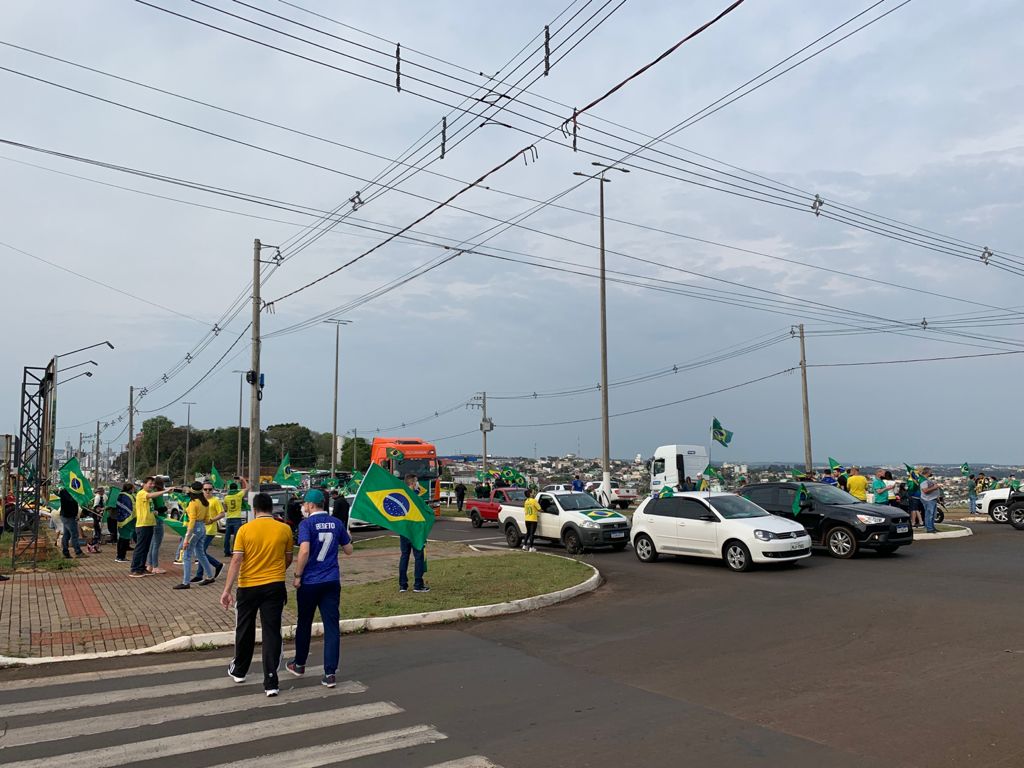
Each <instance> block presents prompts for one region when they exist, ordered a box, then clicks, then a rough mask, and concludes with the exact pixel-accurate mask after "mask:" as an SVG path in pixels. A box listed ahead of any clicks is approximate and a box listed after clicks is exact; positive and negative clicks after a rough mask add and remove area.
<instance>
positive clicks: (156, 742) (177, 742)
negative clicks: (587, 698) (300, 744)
mask: <svg viewBox="0 0 1024 768" xmlns="http://www.w3.org/2000/svg"><path fill="white" fill-rule="evenodd" d="M403 711H404V710H402V708H401V707H398V706H397V705H395V704H392V703H391V702H389V701H378V702H374V703H372V704H360V705H358V706H354V707H343V708H341V709H332V710H327V711H325V712H314V713H312V714H308V715H303V716H302V717H295V716H294V715H286V716H284V717H277V718H272V719H270V720H258V721H256V722H252V723H242V724H241V725H232V726H231V727H230V728H211V729H210V730H206V731H197V732H194V733H188V734H185V735H179V736H165V737H162V738H159V739H150V740H149V741H140V742H135V743H130V744H124V745H118V746H113V747H102V748H100V749H93V750H88V751H84V752H76V753H75V754H74V759H73V764H74V766H75V768H115V766H120V765H134V764H136V763H140V762H142V761H143V760H156V759H159V758H164V757H173V756H175V755H184V754H192V753H197V754H201V753H202V752H203V751H204V750H208V749H216V748H218V747H226V746H233V745H235V744H244V743H246V742H249V741H254V740H256V739H262V738H266V737H268V736H272V735H273V734H275V733H283V732H287V733H290V734H295V733H300V732H302V731H312V730H315V729H317V728H327V727H330V726H335V725H344V724H345V723H354V722H358V721H360V720H371V719H373V718H377V717H384V716H387V715H396V714H399V713H400V712H403ZM442 738H443V736H442ZM419 743H422V742H419ZM317 749H318V750H319V749H322V748H320V747H318V748H317ZM367 754H373V752H369V753H367ZM328 757H331V756H328ZM337 759H338V758H336V757H331V759H328V760H326V761H325V762H324V763H317V764H318V765H321V764H326V763H330V762H335V761H336V760H337ZM345 759H348V758H345ZM260 760H261V763H260V765H263V766H265V764H266V759H265V758H260ZM56 762H59V758H55V757H53V756H50V757H40V758H35V759H32V760H20V761H18V762H16V763H6V768H53V765H54V764H55V763H56ZM255 764H256V763H254V765H255ZM289 768H300V766H299V765H296V764H294V763H290V764H289Z"/></svg>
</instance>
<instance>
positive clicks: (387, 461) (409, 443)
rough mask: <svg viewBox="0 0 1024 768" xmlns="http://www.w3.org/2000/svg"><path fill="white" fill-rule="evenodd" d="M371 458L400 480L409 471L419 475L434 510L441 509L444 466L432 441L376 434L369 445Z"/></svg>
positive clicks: (418, 477)
mask: <svg viewBox="0 0 1024 768" xmlns="http://www.w3.org/2000/svg"><path fill="white" fill-rule="evenodd" d="M370 461H371V462H372V463H374V464H379V465H380V466H381V467H383V468H384V469H386V470H387V471H388V472H390V473H391V474H392V475H394V476H395V477H397V478H399V479H401V480H404V479H405V476H406V475H408V474H413V475H416V479H417V480H419V483H420V485H421V486H422V487H423V488H425V489H426V490H427V493H426V499H427V501H428V502H429V503H431V504H433V505H434V507H435V509H438V508H439V506H440V502H441V482H440V477H441V467H440V464H439V463H438V461H437V448H436V447H435V446H434V444H433V443H427V442H424V441H423V440H420V439H419V438H415V437H375V438H373V444H372V445H371V447H370Z"/></svg>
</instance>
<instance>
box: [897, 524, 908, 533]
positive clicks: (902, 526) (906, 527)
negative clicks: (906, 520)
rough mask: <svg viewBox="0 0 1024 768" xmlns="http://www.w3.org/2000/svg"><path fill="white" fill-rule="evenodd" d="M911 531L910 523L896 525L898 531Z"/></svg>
mask: <svg viewBox="0 0 1024 768" xmlns="http://www.w3.org/2000/svg"><path fill="white" fill-rule="evenodd" d="M909 531H910V526H909V525H897V526H896V533H907V532H909Z"/></svg>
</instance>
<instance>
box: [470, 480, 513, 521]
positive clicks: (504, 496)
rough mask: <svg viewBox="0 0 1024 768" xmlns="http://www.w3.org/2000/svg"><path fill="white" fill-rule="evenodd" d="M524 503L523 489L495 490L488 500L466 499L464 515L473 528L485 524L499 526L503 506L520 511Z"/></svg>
mask: <svg viewBox="0 0 1024 768" xmlns="http://www.w3.org/2000/svg"><path fill="white" fill-rule="evenodd" d="M525 501H526V489H525V488H495V489H494V490H493V491H491V496H490V498H488V499H466V506H465V509H466V515H467V517H469V519H470V521H471V522H472V523H473V527H474V528H480V527H482V526H483V524H484V523H485V522H487V523H494V524H495V525H500V524H501V523H500V518H501V509H502V507H503V506H505V505H509V506H512V507H519V508H520V509H522V506H523V503H524V502H525Z"/></svg>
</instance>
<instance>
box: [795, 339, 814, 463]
mask: <svg viewBox="0 0 1024 768" xmlns="http://www.w3.org/2000/svg"><path fill="white" fill-rule="evenodd" d="M797 329H798V330H799V331H800V383H801V385H802V389H803V401H804V402H803V405H804V465H805V471H806V472H807V474H810V473H811V470H812V469H813V466H812V461H811V408H810V404H809V403H808V400H807V351H806V349H805V348H804V324H803V323H800V325H798V326H797Z"/></svg>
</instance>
